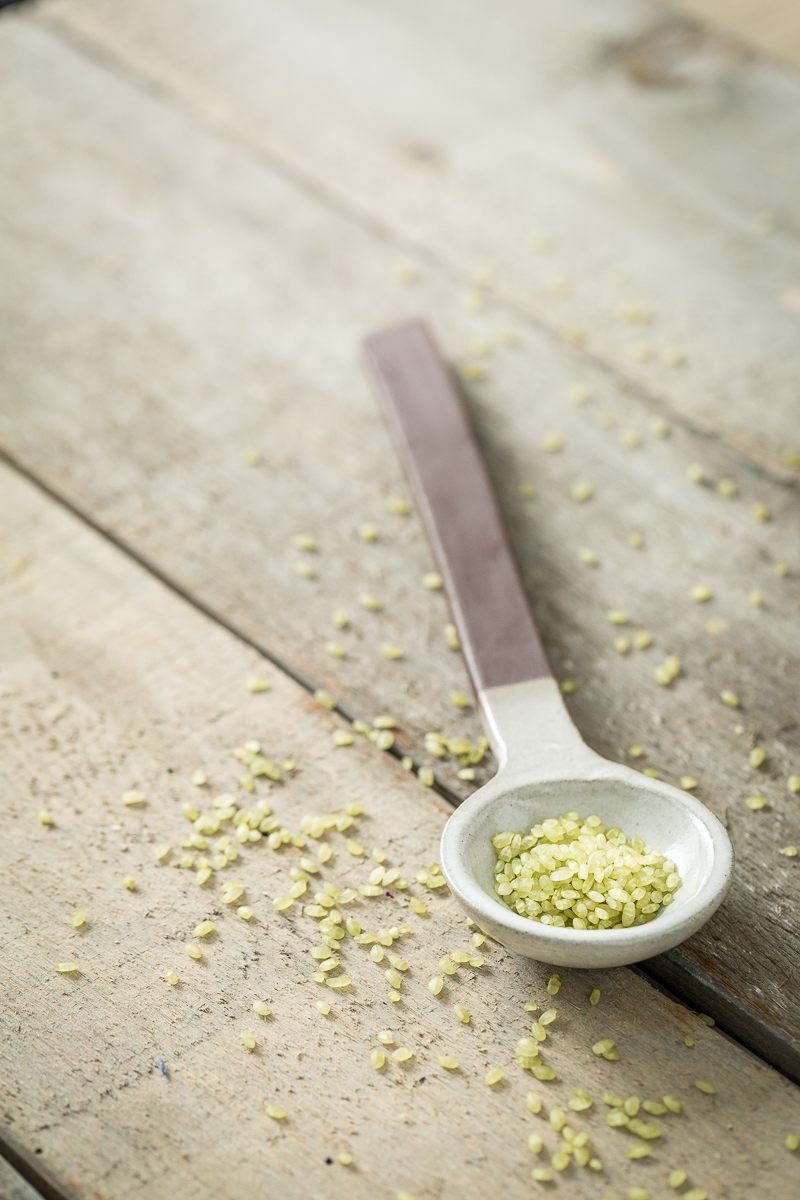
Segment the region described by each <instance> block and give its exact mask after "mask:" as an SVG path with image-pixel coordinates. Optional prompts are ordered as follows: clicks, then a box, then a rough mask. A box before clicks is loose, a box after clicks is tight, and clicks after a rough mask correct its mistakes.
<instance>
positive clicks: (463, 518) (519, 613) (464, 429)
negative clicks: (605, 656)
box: [364, 321, 552, 695]
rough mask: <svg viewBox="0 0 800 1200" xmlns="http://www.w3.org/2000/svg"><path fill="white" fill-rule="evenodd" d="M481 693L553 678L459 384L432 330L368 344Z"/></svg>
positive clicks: (383, 335)
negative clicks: (431, 333) (513, 684)
mask: <svg viewBox="0 0 800 1200" xmlns="http://www.w3.org/2000/svg"><path fill="white" fill-rule="evenodd" d="M364 349H365V353H366V358H367V364H368V366H369V369H370V372H371V374H372V376H373V378H374V380H375V383H376V386H377V393H378V397H379V399H380V403H381V406H382V408H383V411H384V414H385V416H386V419H387V421H388V424H389V428H390V430H391V432H392V435H393V437H394V441H395V444H396V446H397V449H398V451H399V452H400V456H401V458H402V460H403V465H404V466H405V469H406V473H407V475H408V477H409V480H410V483H411V488H412V491H413V493H414V498H415V500H416V502H417V506H418V508H419V511H420V513H421V514H422V519H423V521H424V523H425V528H426V530H427V533H428V538H429V540H430V543H431V547H432V549H433V555H434V558H435V560H436V563H437V566H438V568H439V571H440V573H441V575H442V578H443V580H444V587H445V591H446V594H447V598H448V601H449V603H450V609H451V611H452V614H453V620H454V622H455V625H456V628H457V630H458V635H459V638H460V639H461V645H462V647H463V650H464V656H465V658H466V661H467V666H468V668H469V672H470V675H471V676H472V683H473V686H474V688H475V691H476V692H477V693H478V694H479V695H480V693H482V692H483V691H485V689H487V688H491V687H498V686H501V685H504V684H511V683H522V682H524V681H526V680H531V679H543V678H547V677H550V676H552V671H551V670H550V667H549V664H548V662H547V657H546V655H545V652H544V649H543V647H542V643H541V641H540V640H539V634H538V633H537V631H536V626H535V625H534V623H533V618H532V616H531V612H530V609H529V607H528V602H527V599H526V597H525V593H524V592H523V590H522V583H521V581H520V577H519V572H518V570H517V566H516V563H515V562H514V559H513V557H512V554H511V549H510V547H509V544H508V540H507V538H506V534H505V530H504V528H503V523H502V519H501V516H500V512H499V509H498V507H497V500H496V498H495V495H494V491H493V489H492V485H491V482H490V480H489V476H488V475H487V473H486V467H485V466H484V463H483V459H482V457H481V453H480V450H479V449H478V445H477V443H476V441H475V438H474V435H473V433H472V430H471V428H470V425H469V421H468V419H467V414H466V412H465V409H464V404H463V401H462V399H461V395H460V392H459V389H458V386H457V384H456V382H455V380H454V378H453V376H452V375H451V373H450V371H449V370H448V368H447V367H446V365H445V363H444V362H443V361H442V358H441V355H440V354H439V351H438V349H437V347H436V345H435V343H434V341H433V338H432V337H431V335H430V333H429V331H428V329H427V327H426V326H425V325H424V324H423V322H421V321H411V322H409V323H407V324H404V325H398V326H395V327H393V328H391V329H387V330H384V331H381V332H379V333H375V334H373V335H372V336H371V337H369V338H368V339H367V340H366V342H365V343H364Z"/></svg>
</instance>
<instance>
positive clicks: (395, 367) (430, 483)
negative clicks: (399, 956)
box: [365, 322, 733, 967]
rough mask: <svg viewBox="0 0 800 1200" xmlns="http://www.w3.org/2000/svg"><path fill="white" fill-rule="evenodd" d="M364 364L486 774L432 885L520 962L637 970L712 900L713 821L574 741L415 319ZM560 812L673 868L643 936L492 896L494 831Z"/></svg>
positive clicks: (715, 887) (474, 451)
mask: <svg viewBox="0 0 800 1200" xmlns="http://www.w3.org/2000/svg"><path fill="white" fill-rule="evenodd" d="M365 350H366V356H367V362H368V365H369V368H370V371H371V373H372V375H373V377H374V380H375V382H376V385H377V391H378V395H379V397H380V401H381V404H382V407H383V410H384V413H385V415H386V418H387V420H388V423H389V426H390V428H391V431H392V434H393V436H394V440H395V442H396V445H397V448H398V450H399V452H400V455H401V457H402V459H403V462H404V465H405V468H406V471H407V473H408V477H409V480H410V482H411V487H412V489H413V492H414V496H415V499H416V502H417V505H418V508H419V511H420V513H421V514H422V518H423V521H424V522H425V526H426V529H427V532H428V537H429V539H430V542H431V546H432V548H433V553H434V557H435V559H436V562H437V565H438V568H439V571H440V572H441V575H442V578H443V580H444V587H445V590H446V593H447V597H448V600H449V603H450V608H451V610H452V614H453V620H454V622H455V625H456V628H457V629H458V635H459V638H460V640H461V645H462V647H463V652H464V657H465V659H466V662H467V667H468V669H469V673H470V676H471V678H472V683H473V685H474V688H475V692H476V694H477V697H478V704H479V706H480V711H481V713H482V716H483V720H484V723H485V725H486V730H487V735H488V737H489V739H490V742H491V745H492V749H493V750H494V753H495V756H496V758H497V762H498V771H497V774H496V775H495V777H494V778H493V779H492V780H491V781H490V782H489V783H487V784H486V785H485V786H484V787H482V788H480V789H479V790H478V791H477V792H475V793H474V794H473V795H472V796H470V798H469V799H468V800H466V801H465V802H464V803H463V804H462V805H461V806H460V807H459V808H457V809H456V811H455V812H454V813H453V815H452V816H451V817H450V819H449V820H448V822H447V825H446V826H445V830H444V834H443V836H442V847H441V862H442V869H443V871H444V874H445V876H446V878H447V882H448V884H449V886H450V888H451V890H452V891H453V892H454V894H455V895H456V896H457V897H458V899H459V901H460V902H461V904H462V905H463V907H464V908H465V909H466V911H467V912H468V913H469V915H470V916H471V917H472V919H473V920H474V921H476V922H477V924H478V925H479V926H481V928H483V929H484V930H485V931H486V932H488V933H490V934H491V935H492V937H494V938H496V939H497V940H498V941H500V942H502V943H503V944H504V945H506V946H508V947H509V948H510V949H512V950H515V951H517V952H518V953H520V954H525V955H527V956H528V957H530V958H535V959H539V960H540V961H542V962H548V963H553V964H556V965H559V966H572V967H610V966H621V965H622V964H623V963H631V962H637V961H639V960H641V959H645V958H650V957H652V956H653V955H655V954H659V953H661V952H662V951H664V950H667V949H669V947H671V946H675V945H677V943H678V942H681V941H683V940H684V939H685V938H687V937H689V936H690V934H692V933H694V932H695V930H697V929H699V928H700V926H701V925H702V924H703V923H704V922H705V921H707V920H708V918H709V917H710V916H711V914H712V913H713V912H714V911H715V909H716V908H717V907H718V905H719V904H720V903H721V901H722V899H723V897H724V895H725V892H726V890H727V887H728V884H729V882H730V877H731V870H732V865H733V854H732V850H731V844H730V841H729V840H728V835H727V833H726V832H725V829H724V828H723V826H722V825H721V824H720V822H719V821H718V820H717V818H716V817H715V816H714V815H713V814H712V813H710V812H709V811H708V809H706V808H705V807H704V806H703V805H702V804H700V803H699V802H698V801H697V800H695V799H694V798H693V797H692V796H690V795H688V794H687V793H686V792H682V791H679V790H678V789H677V788H674V787H671V786H670V785H668V784H666V783H661V782H659V781H658V780H656V779H650V778H649V777H648V776H646V775H642V774H640V773H639V772H638V771H634V770H631V768H629V767H626V766H623V765H621V764H620V763H615V762H609V761H608V760H607V759H604V758H602V757H601V756H600V755H599V754H596V753H595V751H594V750H591V749H590V748H589V747H588V746H587V745H586V744H585V743H584V742H583V740H582V739H581V736H580V734H579V733H578V731H577V729H576V728H575V726H574V725H573V723H572V720H571V719H570V716H569V713H568V712H567V710H566V708H565V706H564V702H563V700H562V698H561V693H560V690H559V687H558V684H557V683H556V681H555V679H554V678H553V674H552V672H551V670H550V667H549V665H548V662H547V657H546V655H545V652H544V649H543V648H542V644H541V641H540V640H539V635H538V633H537V631H536V627H535V626H534V623H533V618H532V616H531V613H530V609H529V608H528V604H527V601H526V598H525V594H524V592H523V590H522V584H521V582H520V578H519V574H518V571H517V568H516V565H515V563H514V560H513V558H512V555H511V551H510V549H509V545H508V542H507V540H506V536H505V532H504V529H503V524H502V520H501V517H500V513H499V510H498V507H497V501H496V499H495V496H494V493H493V490H492V486H491V483H490V481H489V477H488V475H487V472H486V468H485V466H484V464H483V460H482V458H481V454H480V451H479V449H478V446H477V444H476V442H475V439H474V437H473V434H472V431H471V429H470V426H469V422H468V420H467V416H466V413H465V410H464V407H463V403H462V401H461V398H460V393H459V390H458V388H457V387H456V385H455V383H454V381H453V379H452V377H451V375H450V372H449V371H448V369H447V368H446V366H445V365H444V363H443V361H442V359H441V357H440V355H439V353H438V351H437V349H436V346H435V344H434V342H433V340H432V338H431V336H430V334H429V332H428V330H427V328H426V327H425V325H424V324H422V323H421V322H412V323H409V324H405V325H400V326H398V327H396V328H392V329H388V330H386V331H384V332H380V333H376V334H375V335H374V336H372V337H370V338H369V339H368V340H367V342H366V343H365ZM570 811H575V812H578V813H579V814H580V815H581V816H582V817H588V816H590V815H592V814H596V815H597V816H599V817H600V819H601V821H602V822H603V823H604V824H605V825H606V826H618V827H619V828H621V829H622V830H623V831H624V832H625V834H626V835H627V836H628V837H634V836H638V837H640V838H642V840H643V841H644V842H645V843H649V844H650V845H652V846H653V847H654V848H656V849H657V850H659V851H660V852H661V853H662V854H664V855H666V856H667V857H669V858H671V859H673V860H674V862H675V864H676V869H677V871H678V873H679V874H680V876H681V880H682V883H681V885H680V887H679V888H678V889H677V891H676V892H675V894H674V900H673V902H672V904H671V905H669V907H665V908H663V909H661V910H660V911H659V912H658V914H657V915H656V917H655V918H654V919H653V920H652V921H650V922H648V923H647V924H644V925H636V926H629V927H628V928H615V929H603V930H592V929H587V930H580V929H573V928H571V927H570V928H558V927H556V926H552V925H542V924H541V923H540V922H538V921H533V920H531V919H529V918H528V917H524V916H520V915H519V914H518V913H516V912H515V911H513V910H512V909H510V908H509V907H508V906H507V905H506V904H504V903H503V901H502V900H500V899H499V897H498V896H496V895H495V892H494V875H493V866H494V863H495V861H496V858H497V854H496V851H495V849H494V847H493V845H492V841H491V839H492V837H493V835H494V834H496V833H498V832H500V831H502V830H515V831H516V830H520V831H524V832H527V831H529V830H530V827H531V826H532V825H533V824H535V823H536V822H539V821H542V820H544V819H545V818H547V817H557V816H559V815H560V814H561V813H564V812H570Z"/></svg>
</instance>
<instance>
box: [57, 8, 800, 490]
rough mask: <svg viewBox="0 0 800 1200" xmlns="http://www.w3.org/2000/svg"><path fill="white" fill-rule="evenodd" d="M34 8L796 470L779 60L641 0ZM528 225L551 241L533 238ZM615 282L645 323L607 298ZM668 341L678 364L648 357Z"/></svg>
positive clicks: (793, 84) (788, 104)
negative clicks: (642, 351)
mask: <svg viewBox="0 0 800 1200" xmlns="http://www.w3.org/2000/svg"><path fill="white" fill-rule="evenodd" d="M41 13H42V18H43V19H44V20H46V21H50V22H53V23H54V24H56V26H58V27H61V28H63V29H65V30H66V31H67V32H68V34H71V35H72V36H75V37H77V38H79V39H81V40H85V42H86V43H87V44H88V45H89V46H90V47H95V48H96V49H97V50H98V51H99V52H100V53H103V54H108V55H111V56H113V57H114V58H117V59H118V60H119V61H120V62H121V63H123V64H125V65H127V67H129V68H131V69H135V70H136V71H137V72H139V73H141V75H142V76H143V77H144V78H147V79H149V80H152V81H153V82H155V83H157V84H158V86H159V87H163V88H165V89H167V90H168V91H169V92H170V93H171V94H173V95H174V96H175V97H176V98H178V99H180V100H181V101H183V102H185V103H188V104H189V105H190V106H191V107H192V108H193V109H194V110H195V111H197V112H202V113H203V114H204V115H205V116H206V117H207V118H209V119H211V120H213V121H214V122H215V124H217V125H218V126H220V127H223V128H225V129H227V130H228V131H229V132H230V133H231V134H232V135H233V136H235V137H237V138H240V139H241V140H242V141H244V142H246V143H247V144H248V145H250V146H252V147H253V148H254V149H258V150H261V151H262V152H264V153H266V154H268V155H269V156H270V158H271V159H272V160H273V161H277V162H279V163H280V164H282V165H283V166H284V167H285V169H287V170H288V171H290V172H291V173H293V174H295V175H296V176H297V177H299V178H300V179H302V180H303V181H304V182H305V183H306V184H307V185H308V186H310V187H311V188H313V189H314V190H315V191H317V192H322V193H323V194H325V195H326V196H328V197H331V198H334V199H335V201H336V202H337V203H340V204H345V205H347V207H348V208H349V210H350V211H352V212H354V213H358V214H360V215H362V216H363V217H364V218H366V219H368V220H369V221H370V222H371V223H375V224H378V225H379V226H380V227H381V228H382V229H385V230H390V231H391V232H392V233H393V234H394V235H395V236H396V237H399V238H402V239H403V240H405V242H406V243H407V244H409V245H415V246H418V247H420V248H421V249H422V250H424V252H425V253H426V254H429V255H432V256H434V257H435V258H436V260H437V261H439V262H441V263H446V264H447V265H448V266H450V267H453V268H456V269H458V270H459V271H460V272H461V274H462V275H465V276H466V275H470V274H473V273H474V272H476V271H480V270H485V269H486V268H487V267H488V268H491V270H492V271H493V272H494V274H495V277H496V281H497V290H498V294H500V295H501V296H502V297H503V298H505V299H507V300H510V301H512V302H513V303H514V304H515V305H516V306H518V307H519V309H520V310H521V311H523V312H524V313H526V314H528V315H530V316H531V317H533V318H535V320H536V321H537V322H539V323H540V324H542V325H543V326H545V327H547V328H549V329H550V330H552V331H554V332H558V331H560V330H562V329H563V328H564V327H565V326H568V325H576V326H580V327H582V328H584V329H585V331H586V339H587V340H586V348H587V351H588V353H589V355H590V356H591V357H592V359H593V360H596V361H600V362H602V363H603V364H606V365H607V366H608V367H610V368H611V369H612V370H613V372H615V373H616V374H617V376H621V377H622V378H623V379H625V380H626V381H628V383H629V384H630V385H631V386H634V387H636V388H640V389H642V390H643V391H644V392H645V393H646V394H647V395H649V396H651V397H652V398H654V399H655V400H657V401H658V402H659V403H667V404H669V405H670V406H671V407H672V408H673V409H674V410H675V411H676V412H677V413H680V414H682V415H683V416H684V418H685V419H687V420H688V421H690V422H692V423H693V424H695V425H696V426H697V427H699V428H701V429H703V430H704V431H706V432H709V433H714V434H717V435H719V436H721V437H722V438H723V439H725V440H726V441H727V442H728V443H729V444H731V445H733V446H735V447H737V448H738V449H739V450H741V451H742V452H743V453H746V454H748V455H751V456H752V457H753V458H754V459H755V460H756V461H758V462H759V463H761V464H762V465H763V466H765V467H767V468H768V469H770V470H772V471H774V472H775V473H776V474H780V473H783V474H787V473H789V474H793V475H794V476H795V477H796V474H797V473H796V471H795V472H793V473H792V472H787V468H786V465H785V464H784V462H783V459H782V455H783V453H784V451H785V450H786V449H787V447H796V442H797V434H796V420H797V418H796V412H797V401H796V387H795V381H796V378H797V374H798V367H800V350H798V345H799V341H798V337H797V328H798V327H797V316H798V306H799V305H800V300H799V299H798V294H797V276H798V268H800V244H798V234H800V227H799V226H798V223H797V212H796V203H795V179H796V173H797V170H798V166H799V165H800V149H798V147H800V80H798V78H797V76H796V75H795V74H793V73H791V72H789V71H787V70H785V69H783V68H782V67H780V66H779V65H777V64H773V63H769V62H762V61H760V60H757V59H754V58H752V57H750V56H748V55H747V54H746V53H744V52H741V51H739V50H738V49H737V47H736V46H735V45H734V44H732V43H730V42H727V41H719V40H718V39H715V38H714V36H713V34H709V35H708V37H705V38H704V37H698V36H697V33H696V28H695V26H694V25H692V24H689V25H688V26H687V25H686V24H685V22H683V23H682V19H681V18H680V17H678V16H676V13H675V10H674V9H673V8H671V7H669V6H667V5H663V4H659V3H653V2H652V0H633V2H632V0H612V2H610V3H606V4H603V5H602V6H598V5H597V4H594V3H593V2H592V0H568V2H566V3H561V4H558V5H555V6H554V5H552V4H549V3H547V2H546V0H539V2H538V3H530V2H529V0H501V2H500V3H498V4H495V5H494V6H493V7H492V9H491V11H489V10H487V8H486V6H485V4H483V3H482V2H481V0H440V3H437V4H435V5H432V4H430V3H427V2H426V0H401V2H400V3H397V2H396V0H379V2H378V3H376V4H373V5H370V7H369V10H368V12H365V11H364V6H363V4H362V3H360V2H359V0H335V2H334V3H328V2H327V0H299V2H298V3H293V4H286V3H284V2H283V0H270V2H269V3H262V0H232V2H231V3H230V4H228V5H226V6H225V8H224V10H222V9H221V8H220V7H219V6H218V5H215V4H214V3H213V0H199V2H197V3H196V2H195V0H173V3H171V4H169V5H164V4H160V3H158V0H143V3H140V4H137V5H125V6H120V5H118V4H115V3H114V2H113V0H49V2H48V3H47V4H45V5H44V6H43V7H42V9H41ZM378 64H379V66H378ZM765 213H766V214H767V217H766V218H762V217H760V216H759V214H765ZM499 214H502V217H501V216H500V215H499ZM770 217H771V219H772V221H774V223H775V226H776V233H775V234H774V236H772V237H767V238H765V237H764V236H763V234H762V233H760V232H759V222H760V221H761V220H762V219H763V220H766V221H767V224H766V225H763V224H762V225H761V226H760V227H761V228H766V229H768V228H771V224H770V223H769V219H770ZM532 234H534V235H540V234H546V235H549V236H550V237H551V238H552V252H551V253H550V254H546V255H544V256H541V257H534V256H532V255H531V254H530V252H529V250H528V249H527V248H526V242H527V241H528V240H529V238H530V237H531V235H532ZM562 290H567V291H568V293H569V294H567V295H564V294H562ZM626 302H627V303H630V302H633V303H634V304H636V303H639V304H645V305H648V306H650V307H651V309H652V312H653V324H652V325H651V326H647V325H645V326H644V327H642V326H641V325H640V326H638V327H637V326H636V325H635V324H634V325H630V324H627V323H626V322H624V321H622V322H621V321H620V320H619V319H618V317H617V307H618V305H619V304H621V303H623V304H624V303H626ZM639 343H645V344H649V345H650V346H651V347H652V349H653V351H654V353H653V355H652V357H651V358H650V359H648V360H646V361H644V362H637V361H636V358H635V357H632V354H631V351H632V349H633V348H635V347H636V345H637V344H639ZM671 344H677V345H679V346H680V347H681V348H682V349H683V351H684V352H685V353H686V355H687V360H688V364H689V365H688V367H687V368H686V369H683V370H675V369H674V368H672V367H671V366H669V365H667V364H665V363H664V362H662V361H661V353H662V351H663V350H664V349H665V347H667V346H669V345H671ZM765 396H768V397H769V403H768V404H767V405H764V403H763V398H764V397H765Z"/></svg>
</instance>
